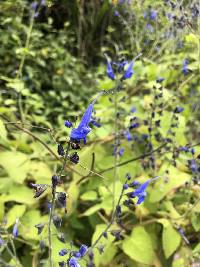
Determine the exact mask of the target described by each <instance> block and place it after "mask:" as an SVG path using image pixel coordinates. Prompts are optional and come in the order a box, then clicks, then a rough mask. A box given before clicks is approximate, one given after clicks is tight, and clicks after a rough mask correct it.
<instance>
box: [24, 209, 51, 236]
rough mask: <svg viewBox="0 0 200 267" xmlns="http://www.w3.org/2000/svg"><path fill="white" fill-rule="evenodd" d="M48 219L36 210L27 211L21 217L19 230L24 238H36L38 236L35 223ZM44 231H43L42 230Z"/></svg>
mask: <svg viewBox="0 0 200 267" xmlns="http://www.w3.org/2000/svg"><path fill="white" fill-rule="evenodd" d="M47 220H48V216H41V214H40V212H39V211H38V210H30V211H27V212H26V213H25V214H24V216H23V217H22V218H21V220H20V222H21V224H20V225H19V232H20V234H21V235H22V236H23V237H24V238H25V239H28V240H30V239H33V240H38V239H40V236H38V234H37V229H36V228H35V225H36V224H39V223H45V222H47ZM43 232H44V233H45V231H44V230H43Z"/></svg>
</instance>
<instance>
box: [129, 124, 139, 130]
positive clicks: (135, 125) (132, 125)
mask: <svg viewBox="0 0 200 267" xmlns="http://www.w3.org/2000/svg"><path fill="white" fill-rule="evenodd" d="M139 126H140V124H139V122H134V123H132V124H131V125H130V126H129V129H130V130H131V129H136V128H138V127H139Z"/></svg>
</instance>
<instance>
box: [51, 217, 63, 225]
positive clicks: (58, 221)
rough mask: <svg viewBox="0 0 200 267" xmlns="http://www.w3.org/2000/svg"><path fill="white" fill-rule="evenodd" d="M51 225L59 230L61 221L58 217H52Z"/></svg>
mask: <svg viewBox="0 0 200 267" xmlns="http://www.w3.org/2000/svg"><path fill="white" fill-rule="evenodd" d="M53 224H54V225H55V227H56V228H60V227H61V224H62V219H61V218H60V217H59V216H57V215H54V216H53Z"/></svg>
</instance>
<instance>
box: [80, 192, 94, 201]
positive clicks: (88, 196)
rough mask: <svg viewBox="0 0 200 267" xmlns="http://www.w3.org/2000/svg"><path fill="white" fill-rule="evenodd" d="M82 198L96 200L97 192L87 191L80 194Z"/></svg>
mask: <svg viewBox="0 0 200 267" xmlns="http://www.w3.org/2000/svg"><path fill="white" fill-rule="evenodd" d="M81 199H82V200H86V201H87V200H96V199H97V192H95V191H87V192H85V193H84V194H83V195H82V196H81Z"/></svg>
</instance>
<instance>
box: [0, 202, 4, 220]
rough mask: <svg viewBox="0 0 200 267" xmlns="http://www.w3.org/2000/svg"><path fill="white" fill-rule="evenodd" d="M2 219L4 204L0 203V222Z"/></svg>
mask: <svg viewBox="0 0 200 267" xmlns="http://www.w3.org/2000/svg"><path fill="white" fill-rule="evenodd" d="M3 217H4V202H3V201H0V221H2V220H3Z"/></svg>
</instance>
